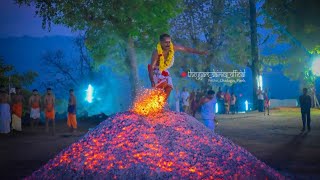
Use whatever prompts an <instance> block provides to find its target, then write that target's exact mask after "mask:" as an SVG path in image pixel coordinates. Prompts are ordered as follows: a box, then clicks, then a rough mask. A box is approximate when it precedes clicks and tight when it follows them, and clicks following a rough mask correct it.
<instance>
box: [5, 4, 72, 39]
mask: <svg viewBox="0 0 320 180" xmlns="http://www.w3.org/2000/svg"><path fill="white" fill-rule="evenodd" d="M0 24H1V28H0V37H8V36H24V35H27V36H35V37H41V36H52V35H64V36H72V35H73V33H72V32H71V31H70V30H69V29H68V28H66V27H63V26H58V25H52V29H51V32H48V30H44V29H42V27H41V18H39V17H35V8H34V7H28V6H21V7H19V6H18V5H17V4H15V2H14V0H1V1H0Z"/></svg>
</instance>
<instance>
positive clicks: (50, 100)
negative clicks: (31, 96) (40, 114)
mask: <svg viewBox="0 0 320 180" xmlns="http://www.w3.org/2000/svg"><path fill="white" fill-rule="evenodd" d="M54 105H55V97H54V95H53V94H52V89H51V88H47V94H46V95H45V97H44V108H45V117H46V132H49V121H52V128H53V131H52V134H53V135H54V134H55V130H56V125H55V111H54Z"/></svg>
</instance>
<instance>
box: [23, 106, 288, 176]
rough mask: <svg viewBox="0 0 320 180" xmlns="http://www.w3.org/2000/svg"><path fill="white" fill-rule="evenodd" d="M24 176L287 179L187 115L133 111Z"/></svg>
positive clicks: (115, 117) (112, 119)
mask: <svg viewBox="0 0 320 180" xmlns="http://www.w3.org/2000/svg"><path fill="white" fill-rule="evenodd" d="M141 106H142V105H141ZM143 112H145V111H143ZM150 112H153V111H150ZM26 179H27V180H29V179H30V180H35V179H39V180H46V179H50V180H51V179H130V180H131V179H217V180H220V179H221V180H222V179H227V180H228V179H230V180H234V179H236V180H238V179H240V180H242V179H285V178H284V177H283V176H282V175H281V174H280V173H279V172H277V171H275V170H274V169H272V168H270V167H269V166H267V165H266V164H265V163H263V162H262V161H260V160H258V159H257V158H256V157H254V156H253V155H252V154H250V153H249V152H248V151H246V150H245V149H243V148H242V147H240V146H238V145H236V144H234V143H233V142H232V141H230V140H229V139H227V138H224V137H222V136H220V135H218V134H215V133H213V132H212V131H210V130H209V129H207V128H206V127H205V126H204V125H203V124H202V123H200V122H199V121H198V120H196V119H194V118H193V117H191V116H189V115H187V114H185V113H176V112H171V111H163V112H162V113H156V114H154V115H153V116H142V115H138V114H135V113H133V112H130V111H129V112H122V113H117V114H115V115H112V116H110V117H109V118H108V119H107V120H105V121H103V122H102V123H101V124H100V125H98V126H97V127H96V128H95V129H93V130H91V131H89V132H88V133H87V134H86V135H85V136H83V137H82V138H81V139H80V140H79V141H78V142H76V143H73V144H72V145H70V146H69V147H67V148H66V149H64V150H63V151H62V152H60V153H59V154H58V155H57V156H56V157H55V158H53V159H51V160H50V161H49V162H48V163H47V164H45V165H44V166H42V167H41V168H40V169H38V170H37V171H35V172H34V173H32V174H31V175H30V176H29V177H27V178H26Z"/></svg>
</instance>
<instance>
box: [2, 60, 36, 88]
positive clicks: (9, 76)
mask: <svg viewBox="0 0 320 180" xmlns="http://www.w3.org/2000/svg"><path fill="white" fill-rule="evenodd" d="M37 76H38V74H37V73H36V72H33V71H28V72H25V73H18V72H16V71H15V69H14V67H13V66H11V65H7V64H5V63H4V59H3V58H2V57H0V82H1V85H4V86H8V85H9V83H11V85H14V86H20V87H28V86H30V85H31V84H32V83H33V81H34V80H35V78H36V77H37Z"/></svg>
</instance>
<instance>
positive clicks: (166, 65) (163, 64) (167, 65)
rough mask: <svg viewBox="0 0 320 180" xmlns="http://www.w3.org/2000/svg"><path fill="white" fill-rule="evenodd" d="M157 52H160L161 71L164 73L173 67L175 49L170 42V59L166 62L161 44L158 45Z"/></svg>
mask: <svg viewBox="0 0 320 180" xmlns="http://www.w3.org/2000/svg"><path fill="white" fill-rule="evenodd" d="M157 51H158V56H159V59H160V62H159V70H160V72H162V71H164V70H166V69H168V68H170V67H171V66H172V65H173V61H174V57H173V56H174V49H173V44H172V42H170V49H169V54H168V57H167V59H166V61H165V60H164V56H163V50H162V47H161V44H160V42H159V43H158V44H157Z"/></svg>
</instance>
